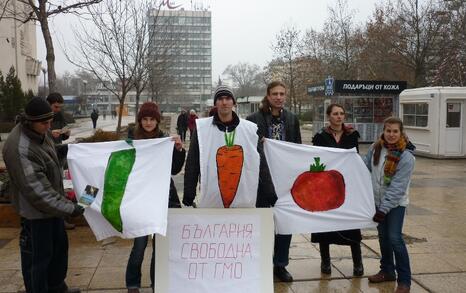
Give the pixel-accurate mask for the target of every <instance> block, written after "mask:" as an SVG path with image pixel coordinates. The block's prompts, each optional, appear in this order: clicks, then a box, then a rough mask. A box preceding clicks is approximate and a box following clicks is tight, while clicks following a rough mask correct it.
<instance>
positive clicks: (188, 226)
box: [155, 208, 273, 293]
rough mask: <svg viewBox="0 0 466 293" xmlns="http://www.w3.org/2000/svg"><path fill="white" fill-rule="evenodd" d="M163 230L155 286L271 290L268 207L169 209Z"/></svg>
mask: <svg viewBox="0 0 466 293" xmlns="http://www.w3.org/2000/svg"><path fill="white" fill-rule="evenodd" d="M167 231H168V232H167V237H161V236H158V235H157V239H156V243H157V245H156V257H155V259H156V260H157V261H156V271H155V277H156V278H155V280H156V282H155V284H156V285H155V291H156V292H162V293H165V292H170V293H171V292H173V293H175V292H193V293H208V292H216V293H217V292H222V293H233V292H242V293H244V292H273V278H272V267H273V264H272V249H273V220H272V211H271V209H254V208H252V209H239V208H238V209H170V211H169V216H168V230H167ZM167 268H168V269H167Z"/></svg>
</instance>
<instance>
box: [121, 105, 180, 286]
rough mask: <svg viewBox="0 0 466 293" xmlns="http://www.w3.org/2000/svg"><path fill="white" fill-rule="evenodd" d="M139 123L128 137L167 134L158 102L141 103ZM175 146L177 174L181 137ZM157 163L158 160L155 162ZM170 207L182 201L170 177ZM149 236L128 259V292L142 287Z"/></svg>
mask: <svg viewBox="0 0 466 293" xmlns="http://www.w3.org/2000/svg"><path fill="white" fill-rule="evenodd" d="M137 118H138V123H137V125H136V129H135V130H134V134H131V133H129V134H128V138H130V139H151V138H161V137H166V136H167V135H166V134H165V133H163V131H161V130H160V128H159V124H160V121H161V114H160V111H159V108H158V106H157V104H155V103H153V102H145V103H144V104H142V105H141V108H140V109H139V112H138V115H137ZM173 140H174V142H175V146H174V149H173V156H172V170H171V174H172V175H176V174H178V173H179V172H180V171H181V168H183V164H184V160H185V155H186V151H185V150H184V149H183V144H182V142H181V139H180V137H178V136H176V137H173ZM154 163H156V162H154ZM168 207H170V208H180V207H181V203H180V199H179V198H178V193H177V191H176V187H175V183H174V182H173V179H170V193H169V200H168ZM154 239H155V238H152V258H151V263H150V279H151V282H152V288H153V286H154V268H155V267H154V265H155V251H154V250H155V241H154ZM148 240H149V236H143V237H138V238H135V239H134V243H133V248H132V249H131V254H130V256H129V259H128V265H127V267H126V287H127V288H128V293H137V292H139V288H140V287H141V266H142V262H143V260H144V251H145V250H146V247H147V242H148Z"/></svg>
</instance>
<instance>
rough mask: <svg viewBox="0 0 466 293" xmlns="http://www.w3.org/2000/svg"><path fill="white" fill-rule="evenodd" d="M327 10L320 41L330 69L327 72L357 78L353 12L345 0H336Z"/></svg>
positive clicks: (355, 32)
mask: <svg viewBox="0 0 466 293" xmlns="http://www.w3.org/2000/svg"><path fill="white" fill-rule="evenodd" d="M328 11H329V16H328V18H327V21H326V22H325V26H324V27H325V29H324V31H323V33H322V35H321V36H320V37H321V38H322V39H321V41H320V43H321V44H323V48H324V54H323V57H324V58H325V59H326V60H325V62H326V63H327V64H328V67H329V68H331V69H332V71H331V72H329V73H331V74H332V75H334V76H336V77H339V78H343V79H350V78H357V77H358V76H357V71H356V67H357V66H356V64H357V54H358V51H359V46H358V43H357V39H358V38H357V36H358V33H359V31H358V28H357V27H356V26H355V24H354V15H355V12H354V11H352V10H349V8H348V2H347V0H337V2H336V4H335V7H329V8H328Z"/></svg>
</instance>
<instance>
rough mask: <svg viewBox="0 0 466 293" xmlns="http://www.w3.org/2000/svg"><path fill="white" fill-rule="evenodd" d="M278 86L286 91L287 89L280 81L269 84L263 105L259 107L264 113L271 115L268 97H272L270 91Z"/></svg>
mask: <svg viewBox="0 0 466 293" xmlns="http://www.w3.org/2000/svg"><path fill="white" fill-rule="evenodd" d="M276 86H281V87H283V88H284V89H286V85H285V83H283V82H281V81H279V80H274V81H272V82H271V83H269V84H268V85H267V95H266V96H265V97H264V98H263V99H262V101H261V103H260V106H259V109H260V110H261V111H262V112H265V113H269V112H270V103H269V100H268V99H267V96H268V95H270V91H271V90H272V89H273V88H274V87H276Z"/></svg>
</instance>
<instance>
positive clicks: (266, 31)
mask: <svg viewBox="0 0 466 293" xmlns="http://www.w3.org/2000/svg"><path fill="white" fill-rule="evenodd" d="M192 2H193V3H194V2H196V1H192ZM197 2H199V3H203V4H204V6H207V7H210V9H209V10H210V11H211V12H212V80H213V82H215V81H216V80H217V79H218V76H219V75H221V74H222V73H223V71H224V70H225V68H226V67H227V66H228V65H229V64H236V63H238V62H249V63H252V64H257V65H259V66H261V67H263V66H264V65H266V63H267V62H268V61H270V60H272V58H273V52H272V49H271V45H272V42H273V41H274V40H275V36H276V34H277V33H278V32H280V29H281V28H283V27H284V26H286V25H295V26H296V27H297V28H299V29H301V30H303V31H304V30H306V29H310V28H313V29H315V30H318V31H320V30H321V29H322V27H323V25H324V22H325V21H326V19H327V16H328V7H329V6H332V7H333V6H335V0H210V1H208V0H204V1H197ZM348 2H349V5H350V9H352V10H355V20H356V22H357V23H364V22H365V21H366V20H367V19H368V18H369V17H370V16H371V15H372V12H373V10H374V7H375V3H378V2H379V1H377V0H349V1H348ZM171 3H175V4H182V5H183V6H182V7H183V8H184V9H185V10H190V9H191V1H189V0H177V1H171ZM72 25H73V16H69V15H67V16H58V17H56V18H54V19H53V20H52V23H51V30H52V32H53V38H54V44H55V49H56V51H55V54H56V65H55V66H56V71H57V74H59V75H61V74H63V73H64V72H65V71H71V72H72V71H74V70H75V67H73V65H71V64H70V63H69V62H68V61H67V60H66V58H65V56H64V54H63V50H62V46H64V45H63V44H65V46H68V45H69V44H70V43H72V42H73V41H74V36H73V33H72V31H71V26H72ZM37 40H38V52H37V56H38V58H39V59H40V60H41V61H42V62H43V64H44V65H45V64H46V62H45V45H44V41H43V37H42V34H41V32H40V28H38V30H37ZM59 43H60V44H59Z"/></svg>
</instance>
